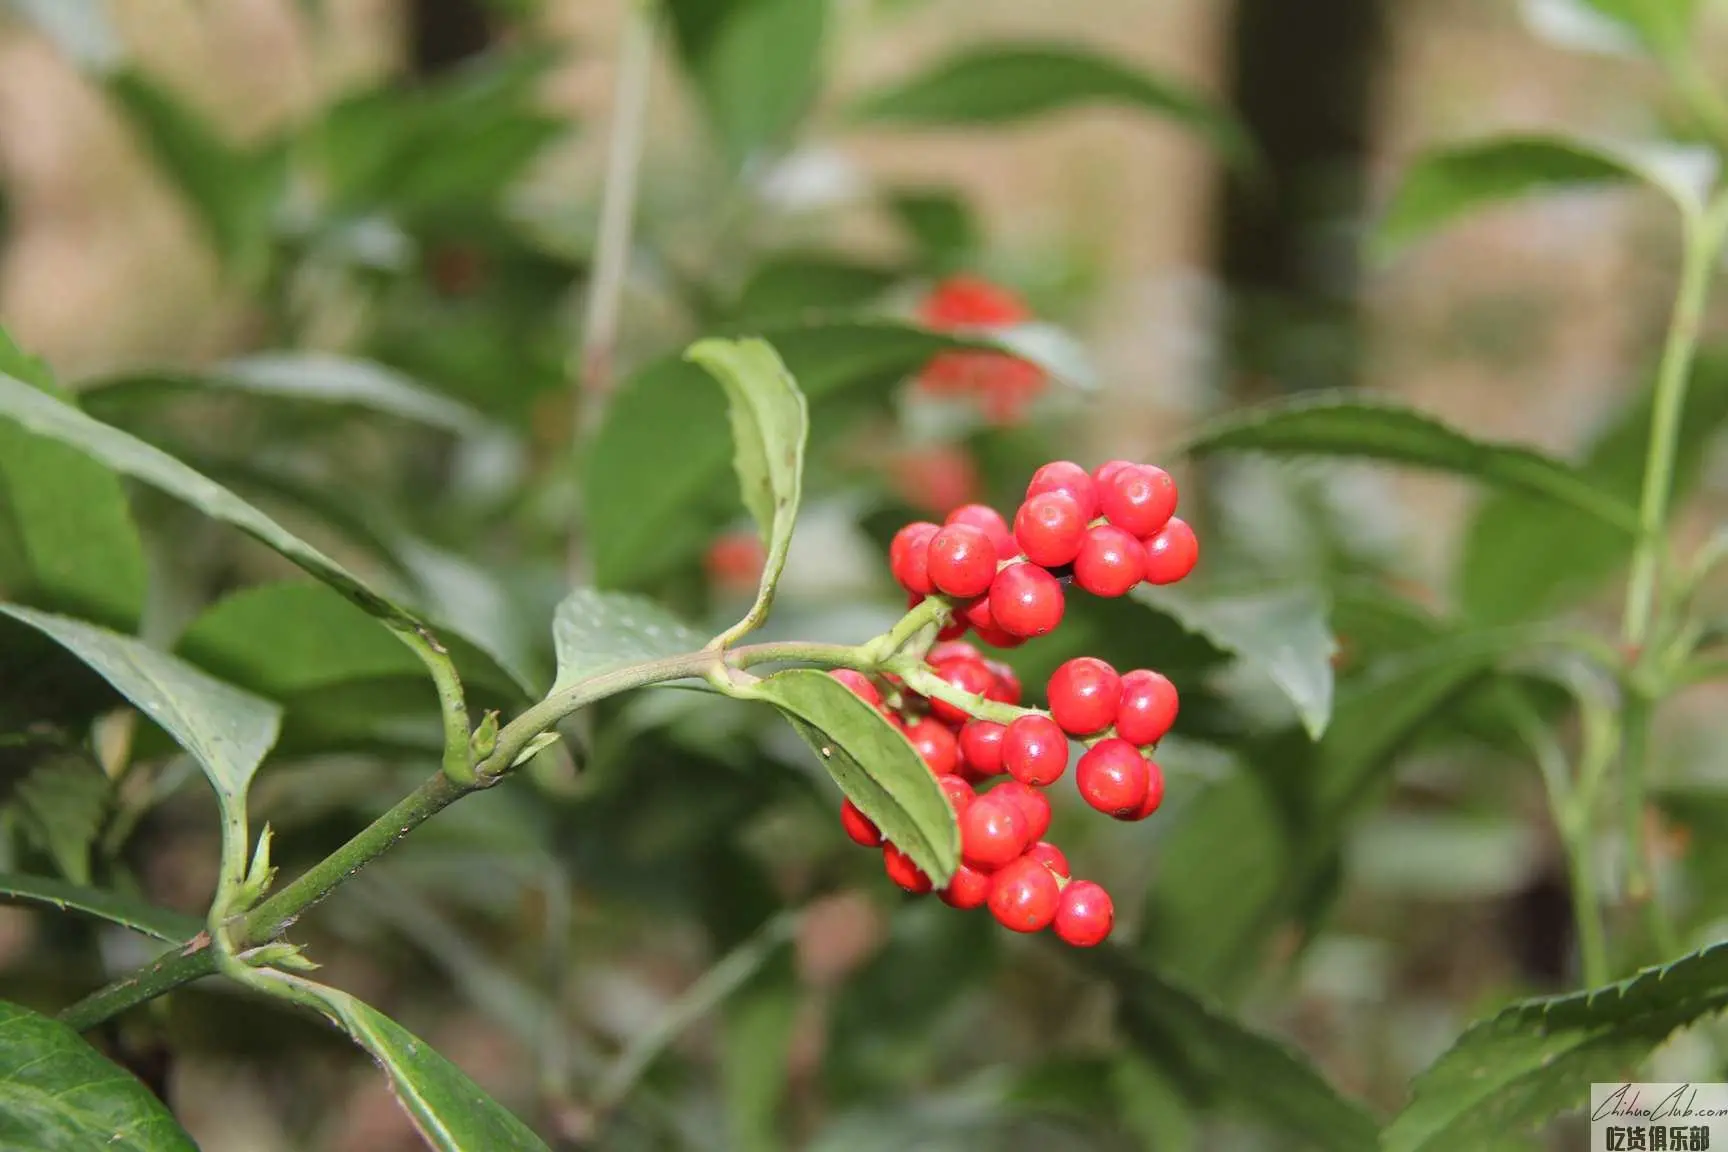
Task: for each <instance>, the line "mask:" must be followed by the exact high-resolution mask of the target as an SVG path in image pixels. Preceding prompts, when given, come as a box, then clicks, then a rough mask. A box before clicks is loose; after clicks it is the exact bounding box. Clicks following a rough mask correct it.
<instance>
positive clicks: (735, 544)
mask: <svg viewBox="0 0 1728 1152" xmlns="http://www.w3.org/2000/svg"><path fill="white" fill-rule="evenodd" d="M767 561H768V550H767V549H766V548H764V547H763V546H762V538H761V537H760V536H758V535H757V534H756V533H755V532H728V533H726V534H725V535H724V536H720V537H718V538H717V539H715V541H714V542H713V543H712V544H710V545H708V551H707V553H706V554H704V556H703V558H702V566H703V568H705V569H706V570H707V572H708V579H710V580H712V581H713V582H714V583H715V584H716V585H717V586H719V587H720V588H722V589H725V590H727V591H736V592H741V591H744V590H746V589H751V588H754V587H756V582H757V581H758V580H760V579H761V578H762V565H763V564H765V563H767Z"/></svg>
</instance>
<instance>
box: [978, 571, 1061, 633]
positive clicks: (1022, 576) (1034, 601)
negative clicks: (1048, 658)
mask: <svg viewBox="0 0 1728 1152" xmlns="http://www.w3.org/2000/svg"><path fill="white" fill-rule="evenodd" d="M989 603H990V616H991V619H992V621H993V623H994V625H995V626H996V627H999V628H1001V629H1002V630H1003V631H1004V632H1007V633H1009V634H1010V635H1013V636H1021V637H1031V636H1047V635H1049V634H1050V633H1051V632H1054V631H1055V630H1056V626H1057V625H1058V624H1060V623H1062V613H1063V611H1064V609H1065V608H1066V605H1067V601H1066V599H1065V598H1064V596H1063V594H1062V585H1061V584H1060V583H1059V582H1058V581H1057V579H1056V577H1054V576H1052V575H1050V573H1048V572H1046V571H1045V570H1044V569H1042V568H1040V567H1038V565H1036V564H1010V565H1009V566H1008V567H1006V568H1004V569H1002V570H1001V571H1000V572H998V573H996V579H995V580H993V581H991V584H990V598H989Z"/></svg>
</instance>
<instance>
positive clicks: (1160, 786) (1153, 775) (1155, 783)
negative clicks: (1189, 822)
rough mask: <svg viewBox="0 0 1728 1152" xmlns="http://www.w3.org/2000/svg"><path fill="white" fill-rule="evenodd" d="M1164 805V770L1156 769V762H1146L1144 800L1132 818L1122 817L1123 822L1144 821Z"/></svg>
mask: <svg viewBox="0 0 1728 1152" xmlns="http://www.w3.org/2000/svg"><path fill="white" fill-rule="evenodd" d="M1162 803H1164V769H1162V768H1160V767H1158V762H1157V761H1156V760H1148V761H1146V799H1144V800H1142V801H1140V807H1139V808H1137V809H1135V811H1134V814H1133V815H1132V816H1124V817H1122V819H1124V820H1144V819H1146V817H1148V816H1150V815H1152V813H1154V812H1156V811H1158V806H1159V805H1160V804H1162Z"/></svg>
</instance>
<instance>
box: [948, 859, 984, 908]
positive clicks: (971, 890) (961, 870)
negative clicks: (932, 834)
mask: <svg viewBox="0 0 1728 1152" xmlns="http://www.w3.org/2000/svg"><path fill="white" fill-rule="evenodd" d="M936 895H937V896H938V897H939V898H940V899H941V901H942V903H944V904H946V905H948V907H950V908H960V909H967V908H981V907H983V906H984V902H985V901H986V900H988V899H990V873H988V872H983V871H980V870H979V869H977V868H974V867H972V866H971V865H970V864H962V865H960V867H958V868H956V869H955V870H954V878H953V879H952V880H950V881H948V887H946V888H944V889H942V890H941V891H940V892H938V893H937V894H936Z"/></svg>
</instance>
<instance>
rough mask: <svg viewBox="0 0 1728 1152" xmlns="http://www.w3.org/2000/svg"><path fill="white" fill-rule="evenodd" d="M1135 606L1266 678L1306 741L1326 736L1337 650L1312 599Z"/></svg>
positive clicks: (1172, 594)
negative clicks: (1168, 619) (1291, 708)
mask: <svg viewBox="0 0 1728 1152" xmlns="http://www.w3.org/2000/svg"><path fill="white" fill-rule="evenodd" d="M1134 598H1135V599H1136V600H1139V601H1141V602H1142V603H1145V604H1149V605H1151V606H1152V607H1154V608H1157V609H1158V610H1160V611H1162V612H1165V613H1167V614H1169V615H1171V616H1173V617H1175V618H1176V619H1177V620H1179V621H1180V622H1181V623H1182V626H1183V627H1184V628H1186V629H1188V631H1190V632H1193V633H1195V634H1196V635H1200V636H1204V637H1205V638H1206V639H1208V640H1210V641H1211V642H1212V643H1213V644H1216V645H1217V646H1218V647H1220V648H1222V649H1224V650H1225V651H1226V652H1229V653H1231V654H1232V655H1234V656H1235V657H1236V658H1237V659H1238V660H1240V661H1242V663H1244V664H1246V665H1248V666H1249V667H1251V668H1253V669H1255V670H1256V671H1258V672H1261V673H1263V674H1265V675H1266V676H1267V677H1268V678H1270V679H1271V680H1272V682H1273V683H1274V684H1276V685H1278V688H1279V690H1280V691H1282V692H1283V693H1284V695H1286V696H1288V697H1289V698H1290V702H1291V703H1292V704H1294V705H1295V706H1296V712H1297V715H1298V716H1300V717H1301V720H1302V726H1303V727H1304V728H1305V729H1307V731H1308V735H1309V736H1311V737H1313V738H1314V739H1316V740H1318V739H1320V737H1321V736H1323V735H1324V734H1325V732H1326V725H1327V722H1328V721H1329V720H1330V719H1331V716H1332V656H1333V654H1334V653H1336V652H1337V651H1338V644H1337V641H1336V640H1334V639H1333V636H1332V630H1331V628H1330V627H1328V626H1327V623H1326V614H1327V605H1326V600H1325V598H1324V597H1323V596H1322V595H1321V594H1320V593H1319V592H1318V591H1316V590H1314V589H1310V588H1288V589H1282V590H1279V589H1256V590H1252V591H1246V592H1226V593H1215V594H1212V595H1209V596H1204V597H1202V596H1197V595H1195V594H1193V593H1189V592H1183V591H1179V590H1177V589H1175V588H1142V589H1140V590H1139V591H1137V592H1136V593H1135V594H1134Z"/></svg>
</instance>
